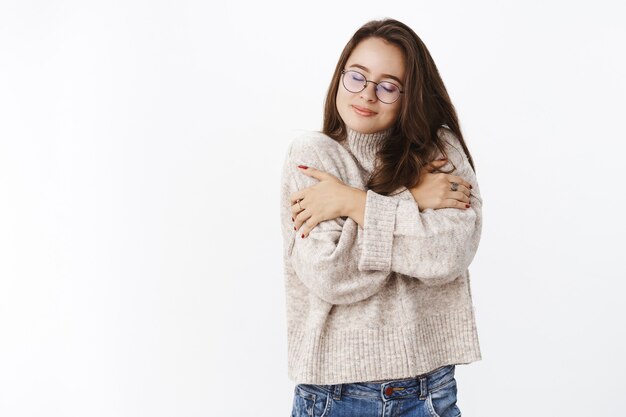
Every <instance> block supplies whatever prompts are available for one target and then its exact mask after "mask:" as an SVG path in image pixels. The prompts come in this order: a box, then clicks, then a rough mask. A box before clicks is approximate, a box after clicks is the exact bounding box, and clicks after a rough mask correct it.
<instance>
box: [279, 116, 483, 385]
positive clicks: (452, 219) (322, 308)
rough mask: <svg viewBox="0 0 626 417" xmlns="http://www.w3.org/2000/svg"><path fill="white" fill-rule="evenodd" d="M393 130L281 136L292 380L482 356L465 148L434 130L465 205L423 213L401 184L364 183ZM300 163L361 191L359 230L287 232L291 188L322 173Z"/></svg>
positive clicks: (331, 223) (477, 224)
mask: <svg viewBox="0 0 626 417" xmlns="http://www.w3.org/2000/svg"><path fill="white" fill-rule="evenodd" d="M389 133H390V131H389V130H387V131H382V132H377V133H373V134H363V133H360V132H356V131H354V130H351V129H349V130H348V137H347V139H346V140H345V141H343V142H338V141H335V140H334V139H332V138H330V137H328V136H327V135H325V134H323V133H320V132H305V133H303V134H300V135H299V136H297V137H295V138H294V139H293V140H292V142H291V143H290V144H289V147H288V150H287V153H286V157H285V160H284V164H283V168H282V174H281V192H280V198H281V200H280V216H281V228H282V236H283V266H284V268H283V270H284V283H285V290H286V293H285V294H286V309H287V311H286V313H287V351H288V377H289V379H291V380H292V381H294V382H295V383H303V384H339V383H353V382H366V381H379V380H385V379H400V378H408V377H414V376H416V375H419V374H423V373H426V372H429V371H431V370H433V369H435V368H438V367H440V366H443V365H448V364H467V363H471V362H474V361H478V360H480V359H481V352H480V346H479V342H478V334H477V330H476V323H475V315H474V307H473V304H472V296H471V289H470V274H469V270H468V267H469V265H470V263H471V262H472V260H473V258H474V255H475V254H476V251H477V249H478V243H479V241H480V235H481V229H482V199H481V197H480V190H479V187H478V183H477V180H476V175H475V174H474V171H473V170H472V168H471V166H470V164H469V162H468V160H467V157H466V156H465V154H464V152H463V148H462V146H461V144H460V143H459V141H458V139H457V138H456V136H455V135H454V134H453V133H452V132H451V131H450V130H448V129H446V128H444V127H442V128H440V129H439V131H438V134H439V135H440V137H441V138H442V139H443V140H444V142H445V145H446V152H447V154H448V162H447V163H446V165H444V167H443V168H444V169H446V170H447V168H451V167H452V165H451V164H453V165H454V167H456V168H455V170H454V171H453V172H452V173H453V174H454V175H458V176H460V177H462V178H464V179H465V180H466V181H468V182H469V183H470V184H471V185H472V190H471V196H470V205H471V207H470V208H468V209H457V208H444V209H437V210H433V209H426V210H424V211H421V212H420V210H419V208H418V206H417V203H416V202H415V200H414V198H413V195H412V194H411V192H410V191H409V190H408V189H406V188H405V187H403V188H402V189H400V190H399V191H401V192H399V193H397V194H395V195H392V196H385V195H381V194H377V193H375V192H373V191H372V190H366V188H365V184H366V183H367V179H368V178H369V176H370V175H371V173H372V171H373V169H374V163H375V157H376V152H377V151H378V149H379V148H380V145H381V143H382V141H384V140H385V139H386V138H387V137H388V135H389ZM301 164H302V165H307V166H310V167H313V168H317V169H319V170H321V171H324V172H327V173H330V174H333V175H335V176H336V177H337V178H339V179H340V180H341V181H343V182H344V183H345V184H347V185H349V186H352V187H355V188H358V189H361V190H366V191H367V194H366V204H365V216H364V225H363V227H361V226H359V225H358V224H357V223H356V222H355V221H354V220H352V219H351V218H349V217H338V218H335V219H331V220H327V221H324V222H321V223H319V224H318V225H317V226H316V227H315V228H314V229H313V230H311V232H310V233H309V235H308V236H307V237H306V238H301V237H300V234H301V233H302V232H301V231H295V230H294V227H293V226H294V224H293V222H292V220H291V211H290V201H289V196H290V195H291V194H292V193H294V192H296V191H298V190H302V189H303V188H307V187H310V186H313V185H315V184H317V183H318V182H319V181H318V180H317V179H315V178H312V177H309V176H307V175H305V174H304V173H301V172H299V170H298V168H297V165H301Z"/></svg>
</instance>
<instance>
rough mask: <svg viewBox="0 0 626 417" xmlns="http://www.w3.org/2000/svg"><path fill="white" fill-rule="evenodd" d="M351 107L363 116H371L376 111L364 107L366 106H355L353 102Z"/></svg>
mask: <svg viewBox="0 0 626 417" xmlns="http://www.w3.org/2000/svg"><path fill="white" fill-rule="evenodd" d="M352 108H353V109H354V110H355V111H356V112H357V113H359V114H362V115H364V116H371V115H374V114H376V112H375V111H372V110H369V109H366V108H364V107H359V106H355V105H354V104H353V105H352Z"/></svg>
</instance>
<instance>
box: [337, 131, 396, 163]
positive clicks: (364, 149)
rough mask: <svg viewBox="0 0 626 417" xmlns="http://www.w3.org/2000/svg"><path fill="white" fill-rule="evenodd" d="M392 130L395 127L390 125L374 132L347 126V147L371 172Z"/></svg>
mask: <svg viewBox="0 0 626 417" xmlns="http://www.w3.org/2000/svg"><path fill="white" fill-rule="evenodd" d="M392 130H393V127H390V128H388V129H386V130H381V131H378V132H374V133H362V132H357V131H356V130H353V129H351V128H349V127H348V126H346V132H347V135H346V141H345V142H346V143H345V147H346V148H347V149H348V150H349V151H350V152H351V153H352V155H354V156H355V157H356V159H357V161H358V162H359V164H360V165H361V166H362V167H363V169H365V170H366V171H367V172H368V173H370V174H371V173H372V172H373V171H374V162H375V160H376V153H377V152H378V150H379V149H380V145H381V144H382V143H383V141H384V140H385V139H386V138H388V137H389V135H390V134H391V131H392Z"/></svg>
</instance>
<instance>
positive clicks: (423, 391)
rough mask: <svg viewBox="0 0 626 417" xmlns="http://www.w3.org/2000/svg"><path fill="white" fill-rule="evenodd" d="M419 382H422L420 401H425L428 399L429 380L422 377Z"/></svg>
mask: <svg viewBox="0 0 626 417" xmlns="http://www.w3.org/2000/svg"><path fill="white" fill-rule="evenodd" d="M419 380H420V395H419V399H420V400H425V399H426V397H427V396H428V384H427V380H426V377H424V376H420V377H419Z"/></svg>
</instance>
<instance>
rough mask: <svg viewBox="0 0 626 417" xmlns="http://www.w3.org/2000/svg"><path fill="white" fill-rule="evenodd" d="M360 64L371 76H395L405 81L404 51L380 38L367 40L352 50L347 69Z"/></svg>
mask: <svg viewBox="0 0 626 417" xmlns="http://www.w3.org/2000/svg"><path fill="white" fill-rule="evenodd" d="M353 64H358V65H360V66H363V67H365V68H367V69H368V70H369V71H368V72H369V75H371V76H381V75H383V74H390V75H393V76H395V77H397V78H399V79H400V80H403V79H404V54H403V53H402V50H401V49H400V48H399V47H398V46H396V45H394V44H391V43H388V42H386V41H385V40H383V39H380V38H367V39H364V40H362V41H361V42H359V44H358V45H357V46H356V47H355V48H354V49H353V50H352V53H351V54H350V57H349V58H348V61H347V62H346V67H349V66H350V65H353Z"/></svg>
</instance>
